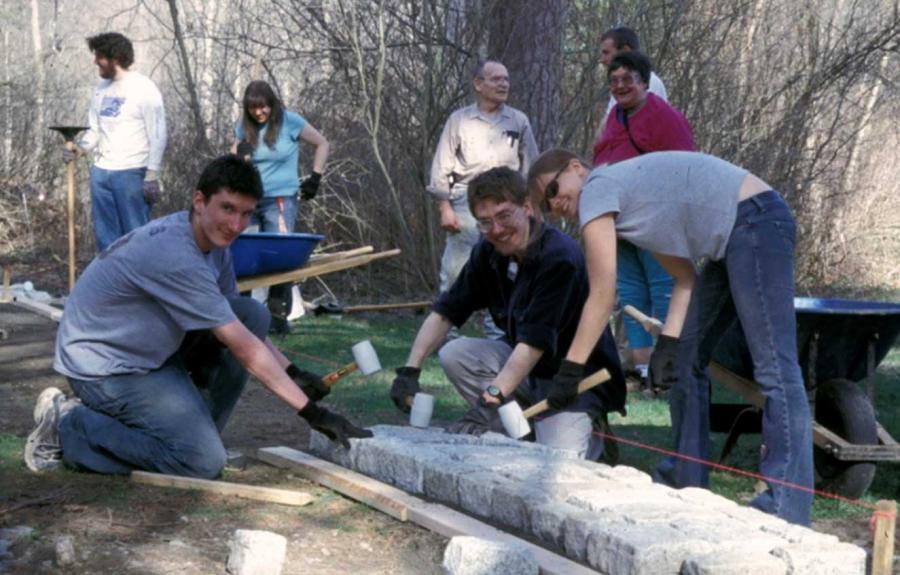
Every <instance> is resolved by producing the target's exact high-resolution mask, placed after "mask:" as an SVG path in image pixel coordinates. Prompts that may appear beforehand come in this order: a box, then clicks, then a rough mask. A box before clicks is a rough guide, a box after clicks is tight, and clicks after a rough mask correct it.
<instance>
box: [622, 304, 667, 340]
mask: <svg viewBox="0 0 900 575" xmlns="http://www.w3.org/2000/svg"><path fill="white" fill-rule="evenodd" d="M622 311H624V312H625V313H627V314H628V315H630V316H631V317H632V318H634V320H635V321H637V322H638V323H639V324H641V327H643V328H644V330H645V331H646V332H647V333H649V334H651V335H654V336H656V335H659V334H660V333H661V332H662V328H663V323H662V322H661V321H659V320H658V319H656V318H655V317H650V316H648V315H646V314H644V313H643V312H642V311H641V310H639V309H637V308H636V307H633V306H630V305H626V306H625V307H624V308H622Z"/></svg>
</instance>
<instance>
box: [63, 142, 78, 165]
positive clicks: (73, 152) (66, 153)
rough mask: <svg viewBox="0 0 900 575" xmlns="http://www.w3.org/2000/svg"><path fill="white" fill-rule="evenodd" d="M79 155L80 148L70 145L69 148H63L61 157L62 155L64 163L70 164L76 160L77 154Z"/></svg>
mask: <svg viewBox="0 0 900 575" xmlns="http://www.w3.org/2000/svg"><path fill="white" fill-rule="evenodd" d="M80 155H81V150H80V149H79V148H77V147H75V146H72V147H71V148H69V147H65V148H63V153H62V157H63V162H65V163H66V164H71V163H72V162H74V161H75V160H77V159H78V156H80Z"/></svg>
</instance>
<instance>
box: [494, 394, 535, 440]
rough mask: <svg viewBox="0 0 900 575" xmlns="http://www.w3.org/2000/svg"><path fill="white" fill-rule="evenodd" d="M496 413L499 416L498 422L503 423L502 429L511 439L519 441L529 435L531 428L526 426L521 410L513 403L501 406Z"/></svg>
mask: <svg viewBox="0 0 900 575" xmlns="http://www.w3.org/2000/svg"><path fill="white" fill-rule="evenodd" d="M497 411H498V413H499V414H500V421H501V422H503V429H505V430H506V434H507V435H509V436H510V437H512V438H513V439H521V438H523V437H525V436H526V435H528V434H529V433H531V426H530V425H528V420H527V419H525V414H524V413H522V408H521V407H520V406H519V404H518V403H516V402H515V401H509V402H507V403H505V404H504V405H501V406H500V408H499V409H498V410H497Z"/></svg>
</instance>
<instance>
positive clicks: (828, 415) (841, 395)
mask: <svg viewBox="0 0 900 575" xmlns="http://www.w3.org/2000/svg"><path fill="white" fill-rule="evenodd" d="M816 421H817V422H819V424H821V425H823V426H825V427H826V428H827V429H829V430H830V431H833V432H834V433H836V434H838V435H840V436H841V437H842V438H844V439H846V440H847V441H848V442H850V443H854V444H859V445H877V444H878V431H877V429H876V425H875V410H874V409H873V408H872V403H871V402H870V401H869V398H868V396H867V395H866V394H865V393H864V392H863V391H862V390H861V389H860V388H859V386H857V385H856V384H855V383H854V382H852V381H849V380H846V379H832V380H830V381H827V382H825V383H823V384H819V386H818V389H817V391H816ZM813 456H814V460H815V467H816V487H817V488H818V489H822V490H824V491H828V492H831V493H836V494H838V495H843V496H844V497H850V498H853V499H856V498H859V497H862V495H863V494H864V493H865V492H866V490H867V489H868V488H869V486H870V485H871V484H872V480H873V479H874V477H875V464H874V463H872V462H868V461H841V460H839V459H837V458H836V457H834V456H833V455H830V454H828V453H826V452H825V451H824V450H822V449H819V448H818V447H817V448H815V451H814V454H813Z"/></svg>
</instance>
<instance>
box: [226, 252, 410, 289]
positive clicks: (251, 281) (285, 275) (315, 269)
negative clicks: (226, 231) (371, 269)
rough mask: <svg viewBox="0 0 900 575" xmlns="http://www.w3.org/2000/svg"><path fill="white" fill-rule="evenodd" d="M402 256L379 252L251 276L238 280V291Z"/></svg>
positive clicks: (397, 253) (294, 280)
mask: <svg viewBox="0 0 900 575" xmlns="http://www.w3.org/2000/svg"><path fill="white" fill-rule="evenodd" d="M399 254H400V250H399V249H393V250H387V251H384V252H378V253H376V254H363V255H358V256H351V257H348V258H343V259H337V260H333V261H325V262H318V263H312V264H310V265H307V266H305V267H302V268H298V269H295V270H291V271H287V272H280V273H277V274H267V275H261V276H250V277H244V278H239V279H238V282H237V284H238V290H240V291H249V290H252V289H253V288H258V287H264V286H271V285H276V284H282V283H296V282H299V281H302V280H305V279H307V278H311V277H316V276H321V275H325V274H330V273H334V272H338V271H341V270H346V269H350V268H355V267H358V266H363V265H366V264H369V263H372V262H374V261H375V260H380V259H383V258H390V257H393V256H396V255H399Z"/></svg>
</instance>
